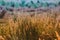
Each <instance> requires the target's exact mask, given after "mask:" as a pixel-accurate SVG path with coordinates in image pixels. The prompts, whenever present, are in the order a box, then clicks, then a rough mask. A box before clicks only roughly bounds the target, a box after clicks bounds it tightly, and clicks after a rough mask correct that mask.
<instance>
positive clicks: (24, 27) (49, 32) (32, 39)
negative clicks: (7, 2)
mask: <svg viewBox="0 0 60 40" xmlns="http://www.w3.org/2000/svg"><path fill="white" fill-rule="evenodd" d="M28 13H29V12H26V13H25V12H23V13H21V14H20V13H17V14H16V15H15V14H13V15H10V16H8V18H7V19H3V21H5V22H3V23H2V22H0V36H2V38H4V40H59V39H60V36H59V35H60V14H59V13H58V12H56V13H52V12H42V13H41V14H40V12H39V14H37V13H38V12H36V15H35V14H28ZM27 14H28V15H27ZM31 15H32V16H31ZM0 21H1V20H0Z"/></svg>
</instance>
